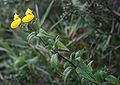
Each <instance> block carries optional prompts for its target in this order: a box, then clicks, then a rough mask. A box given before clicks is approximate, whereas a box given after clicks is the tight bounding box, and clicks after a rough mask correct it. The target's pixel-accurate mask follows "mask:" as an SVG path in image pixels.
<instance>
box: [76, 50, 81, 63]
mask: <svg viewBox="0 0 120 85" xmlns="http://www.w3.org/2000/svg"><path fill="white" fill-rule="evenodd" d="M75 60H77V61H79V62H80V60H81V53H80V51H77V52H76V53H75Z"/></svg>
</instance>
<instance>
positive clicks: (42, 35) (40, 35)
mask: <svg viewBox="0 0 120 85" xmlns="http://www.w3.org/2000/svg"><path fill="white" fill-rule="evenodd" d="M37 37H43V38H50V37H51V35H49V34H48V33H47V32H46V31H45V30H43V29H42V28H40V31H39V33H38V34H37Z"/></svg>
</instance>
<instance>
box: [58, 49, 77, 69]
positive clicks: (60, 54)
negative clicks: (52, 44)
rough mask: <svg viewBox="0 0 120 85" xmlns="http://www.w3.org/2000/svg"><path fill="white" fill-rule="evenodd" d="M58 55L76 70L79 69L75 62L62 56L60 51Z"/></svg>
mask: <svg viewBox="0 0 120 85" xmlns="http://www.w3.org/2000/svg"><path fill="white" fill-rule="evenodd" d="M57 54H58V56H60V57H61V58H63V59H64V60H66V61H67V62H69V63H70V64H71V65H72V66H73V67H74V68H75V69H76V68H77V66H76V65H75V64H74V63H73V62H71V61H70V60H69V59H68V58H66V57H64V56H62V55H61V54H60V53H59V52H58V51H57Z"/></svg>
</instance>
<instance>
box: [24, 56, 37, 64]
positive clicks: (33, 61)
mask: <svg viewBox="0 0 120 85" xmlns="http://www.w3.org/2000/svg"><path fill="white" fill-rule="evenodd" d="M37 61H38V57H34V58H32V59H28V60H27V61H26V62H27V63H28V64H35V63H36V62H37Z"/></svg>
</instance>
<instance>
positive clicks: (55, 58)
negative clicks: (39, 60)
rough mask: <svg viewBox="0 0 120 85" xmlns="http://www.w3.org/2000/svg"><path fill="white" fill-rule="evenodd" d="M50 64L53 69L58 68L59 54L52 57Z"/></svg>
mask: <svg viewBox="0 0 120 85" xmlns="http://www.w3.org/2000/svg"><path fill="white" fill-rule="evenodd" d="M50 64H51V66H52V67H53V68H57V67H58V54H54V55H52V56H51V59H50Z"/></svg>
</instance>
